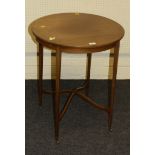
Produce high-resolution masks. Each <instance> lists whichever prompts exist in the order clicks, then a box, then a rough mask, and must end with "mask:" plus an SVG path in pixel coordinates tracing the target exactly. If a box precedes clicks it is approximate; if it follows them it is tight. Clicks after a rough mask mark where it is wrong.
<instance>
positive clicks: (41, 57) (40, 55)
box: [38, 43, 43, 105]
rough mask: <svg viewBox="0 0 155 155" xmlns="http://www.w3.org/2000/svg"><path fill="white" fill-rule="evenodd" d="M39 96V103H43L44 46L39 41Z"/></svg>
mask: <svg viewBox="0 0 155 155" xmlns="http://www.w3.org/2000/svg"><path fill="white" fill-rule="evenodd" d="M38 57H39V58H38V61H39V62H38V98H39V105H42V96H43V84H42V78H43V46H42V45H41V44H40V43H39V46H38Z"/></svg>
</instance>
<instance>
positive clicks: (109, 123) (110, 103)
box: [108, 43, 120, 131]
mask: <svg viewBox="0 0 155 155" xmlns="http://www.w3.org/2000/svg"><path fill="white" fill-rule="evenodd" d="M119 46H120V43H117V44H116V46H115V47H114V55H113V59H114V60H113V75H112V81H111V88H110V91H109V92H110V94H109V95H110V98H109V112H108V128H109V131H112V116H113V105H114V99H115V87H116V75H117V64H118V54H119Z"/></svg>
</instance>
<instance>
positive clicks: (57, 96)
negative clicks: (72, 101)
mask: <svg viewBox="0 0 155 155" xmlns="http://www.w3.org/2000/svg"><path fill="white" fill-rule="evenodd" d="M60 76H61V51H60V50H59V49H57V51H56V80H55V82H56V83H55V103H54V104H55V105H54V108H55V139H56V142H57V143H58V142H59V122H60V121H59V117H60Z"/></svg>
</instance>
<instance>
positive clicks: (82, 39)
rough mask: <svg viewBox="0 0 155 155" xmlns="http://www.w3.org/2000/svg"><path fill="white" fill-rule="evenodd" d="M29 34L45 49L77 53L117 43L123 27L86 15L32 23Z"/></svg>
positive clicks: (73, 15) (77, 14) (68, 15)
mask: <svg viewBox="0 0 155 155" xmlns="http://www.w3.org/2000/svg"><path fill="white" fill-rule="evenodd" d="M31 30H32V32H33V34H34V35H35V36H36V37H37V38H38V40H40V42H44V43H46V45H47V46H51V47H52V46H53V47H55V48H56V46H59V47H60V48H61V47H62V48H64V49H65V47H66V48H72V49H77V50H78V49H81V48H82V49H91V48H95V49H96V48H97V47H98V48H102V47H104V46H107V45H111V44H114V43H116V42H118V41H119V40H120V39H121V38H122V37H123V35H124V29H123V27H122V26H121V25H120V24H118V23H116V22H115V21H113V20H110V19H108V18H105V17H102V16H98V15H92V14H85V13H61V14H53V15H48V16H45V17H42V18H39V19H37V20H35V21H34V22H33V23H32V24H31ZM72 51H74V50H72ZM80 52H81V51H80Z"/></svg>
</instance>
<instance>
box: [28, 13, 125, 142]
mask: <svg viewBox="0 0 155 155" xmlns="http://www.w3.org/2000/svg"><path fill="white" fill-rule="evenodd" d="M30 30H31V31H32V33H33V36H35V39H36V41H37V42H38V57H39V63H38V68H39V69H38V72H39V74H38V75H39V77H38V94H39V105H42V98H43V94H50V93H51V94H54V99H55V101H54V124H55V139H56V142H58V140H59V124H60V121H61V119H62V118H63V116H64V114H65V113H66V111H67V109H68V107H69V105H70V103H71V101H72V99H73V97H74V96H75V95H78V96H79V97H80V98H82V99H83V100H85V101H86V102H88V103H90V104H91V105H92V106H94V107H96V108H98V109H101V110H103V111H105V112H107V114H108V127H109V130H111V125H112V114H113V104H114V96H115V84H116V74H117V63H118V54H119V45H120V40H121V39H122V37H123V36H124V29H123V27H122V26H121V25H120V24H118V23H116V22H115V21H113V20H111V19H108V18H105V17H102V16H98V15H93V14H86V13H60V14H52V15H48V16H44V17H41V18H39V19H37V20H35V21H34V22H32V24H31V25H30ZM43 47H47V48H50V49H52V50H55V51H56V79H55V89H54V91H47V90H44V89H43V81H42V80H43ZM108 49H114V53H113V59H114V61H113V75H112V80H111V86H110V100H109V103H108V105H107V106H105V105H103V104H97V103H96V102H95V101H94V100H93V99H91V98H90V97H88V96H87V94H84V93H82V90H83V89H88V86H89V81H90V69H91V57H92V53H95V52H101V51H105V50H108ZM62 52H67V53H73V54H80V53H82V54H83V53H85V54H87V68H86V80H85V82H84V83H83V85H82V86H80V87H78V88H73V89H67V90H61V85H60V78H61V77H60V75H61V57H62ZM63 93H68V98H67V100H66V102H65V104H64V107H63V108H61V107H60V96H61V94H63Z"/></svg>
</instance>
